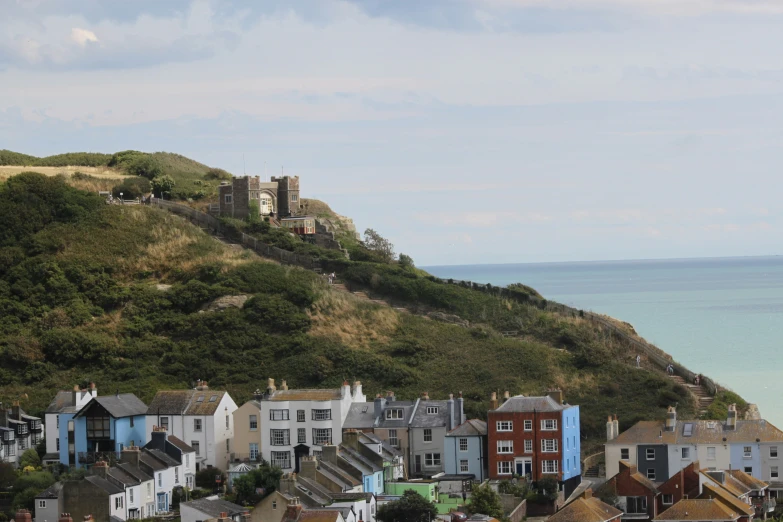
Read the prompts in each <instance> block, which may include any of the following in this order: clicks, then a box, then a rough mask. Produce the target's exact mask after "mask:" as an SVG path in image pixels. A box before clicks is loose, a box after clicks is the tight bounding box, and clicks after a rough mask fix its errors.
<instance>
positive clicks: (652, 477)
mask: <svg viewBox="0 0 783 522" xmlns="http://www.w3.org/2000/svg"><path fill="white" fill-rule="evenodd" d="M647 478H648V479H649V480H655V468H647Z"/></svg>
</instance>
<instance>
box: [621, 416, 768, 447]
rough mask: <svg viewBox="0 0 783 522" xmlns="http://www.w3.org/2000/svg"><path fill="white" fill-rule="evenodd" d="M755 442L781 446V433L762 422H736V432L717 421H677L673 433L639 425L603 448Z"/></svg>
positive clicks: (650, 424)
mask: <svg viewBox="0 0 783 522" xmlns="http://www.w3.org/2000/svg"><path fill="white" fill-rule="evenodd" d="M686 424H690V425H691V435H690V436H685V435H684V428H685V425H686ZM724 438H725V439H726V440H725V441H724ZM756 439H758V440H759V442H783V431H780V430H779V429H778V428H776V427H775V426H774V425H772V424H771V423H770V422H767V421H766V420H763V419H761V420H738V421H737V426H736V428H735V429H726V423H725V422H718V421H706V420H685V421H677V424H676V426H675V429H674V431H666V430H665V429H664V424H663V422H659V421H640V422H637V423H636V424H634V425H633V426H632V427H631V428H629V429H627V430H626V431H624V432H623V433H621V434H620V435H618V436H617V437H616V438H615V439H613V440H611V441H609V442H607V443H606V444H608V445H617V444H731V443H733V442H755V441H756Z"/></svg>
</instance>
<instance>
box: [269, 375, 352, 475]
mask: <svg viewBox="0 0 783 522" xmlns="http://www.w3.org/2000/svg"><path fill="white" fill-rule="evenodd" d="M256 398H257V400H259V403H260V405H261V410H260V411H261V413H260V415H261V418H260V430H261V454H262V456H263V458H264V459H265V460H266V461H268V462H271V463H272V464H273V465H275V466H278V467H280V468H282V469H283V470H293V471H295V472H298V471H299V461H300V459H301V458H302V457H303V456H307V455H314V456H320V455H321V452H322V446H324V445H328V444H333V445H339V444H340V443H341V442H342V426H343V423H344V422H345V418H346V417H347V416H348V410H349V408H350V406H351V404H352V403H354V402H365V401H366V397H365V396H364V394H363V393H362V383H361V382H359V381H356V382H355V383H354V386H353V389H351V385H350V384H348V381H345V382H344V383H343V385H342V387H340V388H337V389H320V390H289V389H288V386H287V385H286V382H285V381H282V384H281V386H280V389H279V390H278V389H277V387H276V386H275V381H274V379H269V381H268V384H267V389H266V393H264V394H263V395H261V394H257V397H256Z"/></svg>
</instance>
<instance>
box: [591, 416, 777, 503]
mask: <svg viewBox="0 0 783 522" xmlns="http://www.w3.org/2000/svg"><path fill="white" fill-rule="evenodd" d="M608 437H609V439H610V440H608V441H607V442H606V473H607V476H612V475H615V474H616V473H617V472H618V470H619V466H620V461H626V462H628V463H630V464H632V465H635V466H636V467H637V468H638V470H639V472H640V473H642V474H643V475H644V476H645V477H647V478H648V479H649V480H652V481H654V482H663V481H666V480H667V479H669V478H670V477H671V476H673V475H675V474H676V473H678V472H679V471H680V470H681V469H683V468H685V467H687V466H688V465H690V464H691V463H693V462H695V461H699V462H700V463H701V465H702V466H703V467H704V468H706V469H708V470H712V471H715V470H718V471H719V470H730V469H731V470H741V471H743V472H744V473H747V474H748V475H751V476H753V477H755V478H758V479H761V480H763V481H765V482H768V483H769V484H770V491H771V493H772V495H773V496H774V497H776V496H777V495H778V494H779V492H780V491H783V482H781V478H780V473H781V470H782V469H783V464H781V451H783V431H781V430H779V429H778V428H776V427H775V426H773V425H772V424H771V423H769V422H767V421H765V420H763V419H762V420H738V419H737V409H736V406H735V405H730V406H729V412H728V415H727V418H726V420H725V421H711V420H684V421H683V420H678V419H677V411H676V409H675V408H673V407H671V408H669V410H668V412H667V418H666V420H665V422H658V421H641V422H637V423H636V424H634V425H633V426H632V427H631V428H630V429H628V430H627V431H625V432H623V433H621V434H619V435H616V436H615V434H613V433H611V432H609V433H608Z"/></svg>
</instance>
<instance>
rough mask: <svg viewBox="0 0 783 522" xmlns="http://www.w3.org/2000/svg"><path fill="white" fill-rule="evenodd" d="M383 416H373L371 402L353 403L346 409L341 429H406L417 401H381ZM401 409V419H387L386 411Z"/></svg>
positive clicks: (373, 410) (373, 411) (373, 406)
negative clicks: (346, 413)
mask: <svg viewBox="0 0 783 522" xmlns="http://www.w3.org/2000/svg"><path fill="white" fill-rule="evenodd" d="M383 401H384V402H383V404H384V414H383V415H381V416H379V417H376V416H375V404H374V403H373V402H354V403H353V404H351V407H350V408H349V409H348V416H347V417H346V418H345V422H344V423H343V429H364V428H407V427H408V421H409V420H410V418H411V412H412V411H413V407H414V406H415V405H416V403H417V402H418V401H387V400H386V399H383ZM388 409H401V410H403V412H402V418H401V419H387V418H386V414H385V413H386V410H388Z"/></svg>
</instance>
